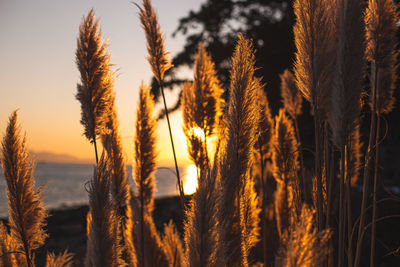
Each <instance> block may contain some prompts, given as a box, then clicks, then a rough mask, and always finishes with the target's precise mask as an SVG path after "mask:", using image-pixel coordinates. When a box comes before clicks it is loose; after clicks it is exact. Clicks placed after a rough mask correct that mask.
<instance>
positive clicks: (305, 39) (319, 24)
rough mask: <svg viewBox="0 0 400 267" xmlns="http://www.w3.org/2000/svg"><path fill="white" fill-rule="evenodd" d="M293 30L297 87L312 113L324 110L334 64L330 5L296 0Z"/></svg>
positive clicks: (323, 2) (324, 2) (319, 0)
mask: <svg viewBox="0 0 400 267" xmlns="http://www.w3.org/2000/svg"><path fill="white" fill-rule="evenodd" d="M294 11H295V15H296V23H295V26H294V28H293V30H294V37H295V44H296V48H297V52H296V62H295V64H294V73H295V76H296V83H297V87H298V88H299V90H300V92H301V93H302V94H303V96H304V98H305V99H307V100H308V101H309V102H310V103H311V105H312V107H313V110H314V113H315V112H317V111H318V112H322V111H324V110H325V109H326V107H327V104H329V103H328V102H329V101H328V97H329V90H328V89H329V87H330V84H331V80H332V77H331V74H332V68H333V65H334V61H335V55H334V43H335V42H334V32H333V28H334V27H332V25H334V23H335V22H334V21H333V15H332V12H333V8H332V3H331V2H330V1H326V0H295V1H294Z"/></svg>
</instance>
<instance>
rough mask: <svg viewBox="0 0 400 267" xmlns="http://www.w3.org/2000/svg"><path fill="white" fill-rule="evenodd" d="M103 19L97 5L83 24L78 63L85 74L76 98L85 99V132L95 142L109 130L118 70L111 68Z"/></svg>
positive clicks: (80, 70)
mask: <svg viewBox="0 0 400 267" xmlns="http://www.w3.org/2000/svg"><path fill="white" fill-rule="evenodd" d="M98 24H99V21H98V20H97V21H95V15H94V11H93V9H91V10H90V12H89V14H88V15H87V16H86V17H85V18H84V20H83V22H82V23H81V25H80V27H79V37H78V44H77V49H76V64H77V66H78V69H79V72H80V74H81V81H80V83H78V85H77V91H78V92H77V94H76V99H77V100H78V101H79V102H80V103H81V110H82V113H81V124H82V125H83V126H84V128H85V129H84V135H85V136H86V138H87V139H88V140H89V141H91V142H93V141H94V139H95V138H96V136H97V135H99V134H100V133H102V131H104V130H105V128H104V127H105V124H106V122H107V114H108V108H109V101H110V100H111V98H112V97H113V95H112V88H113V85H114V72H112V71H110V54H109V53H108V52H107V46H108V45H107V43H103V41H102V36H101V31H99V30H98Z"/></svg>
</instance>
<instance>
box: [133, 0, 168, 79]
mask: <svg viewBox="0 0 400 267" xmlns="http://www.w3.org/2000/svg"><path fill="white" fill-rule="evenodd" d="M136 6H137V7H138V8H139V10H140V12H139V17H140V22H141V24H142V27H143V30H144V32H145V35H146V42H147V51H148V53H149V57H148V58H147V60H148V61H149V63H150V67H151V70H152V71H153V75H154V77H155V78H156V79H157V81H158V82H159V83H161V82H162V80H163V78H164V72H165V71H167V70H168V69H169V68H171V67H172V65H171V63H170V59H169V57H168V54H169V53H168V52H167V51H166V50H165V45H164V37H163V35H162V33H161V29H160V25H159V24H158V18H157V14H156V12H155V10H154V8H153V7H152V5H151V0H143V7H140V6H139V5H136Z"/></svg>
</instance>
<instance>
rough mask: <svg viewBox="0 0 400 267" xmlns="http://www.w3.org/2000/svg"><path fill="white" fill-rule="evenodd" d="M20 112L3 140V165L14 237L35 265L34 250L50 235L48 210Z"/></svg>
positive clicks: (14, 117) (11, 119)
mask: <svg viewBox="0 0 400 267" xmlns="http://www.w3.org/2000/svg"><path fill="white" fill-rule="evenodd" d="M17 118H18V116H17V112H16V111H14V112H13V113H12V114H11V116H10V118H9V123H8V126H7V130H6V133H5V136H4V138H3V141H2V158H1V166H2V168H3V172H4V177H5V179H6V182H7V197H8V205H9V209H8V211H9V226H10V228H11V238H12V239H13V240H14V241H15V242H16V245H17V248H18V251H19V252H22V253H24V254H25V257H26V264H27V266H28V267H30V266H33V257H34V255H33V251H34V250H35V249H37V248H39V247H41V246H42V245H43V244H44V242H45V239H46V238H47V234H46V231H45V229H44V227H45V226H46V221H45V220H46V217H47V212H46V210H45V208H44V205H43V202H42V196H41V192H40V189H39V191H35V181H34V178H33V171H34V166H33V163H32V162H31V161H30V160H29V153H28V151H27V149H26V144H25V143H26V141H25V138H22V137H21V133H20V131H21V130H20V126H19V125H18V119H17Z"/></svg>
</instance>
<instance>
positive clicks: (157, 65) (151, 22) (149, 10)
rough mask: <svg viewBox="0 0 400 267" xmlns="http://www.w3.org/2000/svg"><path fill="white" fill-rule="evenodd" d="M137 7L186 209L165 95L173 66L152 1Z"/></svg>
mask: <svg viewBox="0 0 400 267" xmlns="http://www.w3.org/2000/svg"><path fill="white" fill-rule="evenodd" d="M136 6H137V7H138V8H139V10H140V12H139V17H140V22H141V24H142V27H143V30H144V32H145V36H146V42H147V52H148V54H149V56H148V58H147V59H148V61H149V64H150V67H151V70H152V71H153V75H154V77H155V78H156V80H157V82H158V85H159V86H160V90H161V94H162V97H163V103H164V111H165V115H166V118H167V123H168V130H169V137H170V141H171V147H172V154H173V156H174V163H175V171H176V176H177V181H178V189H179V195H180V197H181V203H182V207H184V206H185V204H184V203H185V202H184V192H183V187H182V182H181V179H180V175H179V168H178V162H177V159H176V154H175V145H174V139H173V136H172V130H171V123H170V121H169V115H168V108H167V102H166V100H165V95H164V83H163V80H164V73H165V71H167V70H168V69H169V68H171V67H172V64H171V63H170V59H169V57H168V54H169V53H168V52H167V51H166V49H165V45H164V37H163V35H162V33H161V29H160V25H159V23H158V18H157V14H156V12H155V10H154V8H153V6H152V5H151V0H143V2H142V7H140V6H138V5H136Z"/></svg>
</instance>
